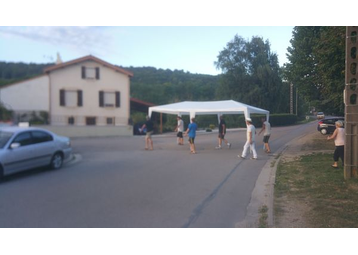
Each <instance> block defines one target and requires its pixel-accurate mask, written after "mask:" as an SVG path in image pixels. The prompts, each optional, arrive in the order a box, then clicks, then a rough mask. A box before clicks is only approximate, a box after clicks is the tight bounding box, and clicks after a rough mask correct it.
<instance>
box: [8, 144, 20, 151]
mask: <svg viewBox="0 0 358 255" xmlns="http://www.w3.org/2000/svg"><path fill="white" fill-rule="evenodd" d="M20 146H21V144H19V143H12V144H11V145H10V149H12V150H13V149H17V148H19V147H20Z"/></svg>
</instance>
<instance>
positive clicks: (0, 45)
mask: <svg viewBox="0 0 358 255" xmlns="http://www.w3.org/2000/svg"><path fill="white" fill-rule="evenodd" d="M292 30H293V27H292V26H27V27H26V26H0V61H6V62H25V63H49V62H55V61H56V59H57V53H59V55H60V57H61V59H62V61H64V62H66V61H70V60H73V59H76V58H80V57H83V56H86V55H94V56H96V57H98V58H100V59H102V60H104V61H107V62H109V63H111V64H114V65H119V66H123V67H129V66H134V67H143V66H151V67H155V68H162V69H171V70H175V69H177V70H183V71H185V72H190V73H199V74H210V75H217V74H219V73H221V70H217V69H216V67H215V65H214V62H215V61H217V56H218V55H219V53H220V51H221V50H223V49H224V48H225V47H226V44H227V43H228V42H230V41H231V40H232V39H233V38H234V36H235V35H236V34H237V35H239V36H241V37H243V38H244V39H246V40H250V39H251V38H252V37H253V36H260V37H262V38H263V39H264V40H269V42H270V44H271V51H272V52H275V53H276V54H277V55H278V60H279V64H280V65H281V66H282V65H283V64H284V63H285V62H287V58H286V53H287V48H288V47H289V46H290V39H291V38H292Z"/></svg>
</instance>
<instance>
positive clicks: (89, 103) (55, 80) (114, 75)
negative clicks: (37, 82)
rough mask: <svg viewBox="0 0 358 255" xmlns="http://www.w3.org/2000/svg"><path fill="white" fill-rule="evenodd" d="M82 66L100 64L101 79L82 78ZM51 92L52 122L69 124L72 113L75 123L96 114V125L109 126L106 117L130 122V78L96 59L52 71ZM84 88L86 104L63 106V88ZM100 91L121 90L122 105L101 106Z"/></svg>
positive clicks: (125, 123)
mask: <svg viewBox="0 0 358 255" xmlns="http://www.w3.org/2000/svg"><path fill="white" fill-rule="evenodd" d="M82 66H85V67H92V68H95V67H99V68H100V79H99V80H96V79H92V80H91V79H82V76H81V74H82V71H81V70H82V69H81V68H82ZM49 77H50V87H51V89H50V95H51V106H50V111H51V124H52V125H67V118H68V117H69V116H75V117H76V121H77V122H76V123H75V125H85V118H86V117H92V116H93V117H96V118H97V125H99V126H101V125H106V118H107V117H114V118H115V119H116V121H115V122H116V123H115V124H116V125H127V124H128V118H129V116H130V112H129V111H130V95H129V83H130V80H129V77H128V76H127V75H125V74H122V73H119V72H116V71H114V70H113V69H111V68H108V67H105V66H102V65H101V64H99V63H97V62H94V61H85V62H82V63H78V64H73V65H70V66H68V67H65V68H63V69H57V70H54V71H51V72H50V74H49ZM61 89H65V90H82V91H83V106H82V107H77V106H76V107H67V106H65V107H64V106H60V90H61ZM99 91H109V92H111V91H120V93H121V94H120V96H121V98H120V101H121V103H120V107H119V108H116V107H112V108H104V107H99Z"/></svg>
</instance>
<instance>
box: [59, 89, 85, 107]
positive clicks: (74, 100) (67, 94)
mask: <svg viewBox="0 0 358 255" xmlns="http://www.w3.org/2000/svg"><path fill="white" fill-rule="evenodd" d="M82 94H83V93H82V90H64V89H61V90H60V106H68V107H76V106H83V99H82V98H83V96H82Z"/></svg>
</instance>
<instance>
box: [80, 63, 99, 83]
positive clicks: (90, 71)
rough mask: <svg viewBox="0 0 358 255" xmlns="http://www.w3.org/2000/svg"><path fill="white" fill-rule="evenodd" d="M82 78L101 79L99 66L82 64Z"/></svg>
mask: <svg viewBox="0 0 358 255" xmlns="http://www.w3.org/2000/svg"><path fill="white" fill-rule="evenodd" d="M82 79H96V80H99V67H85V66H82Z"/></svg>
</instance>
